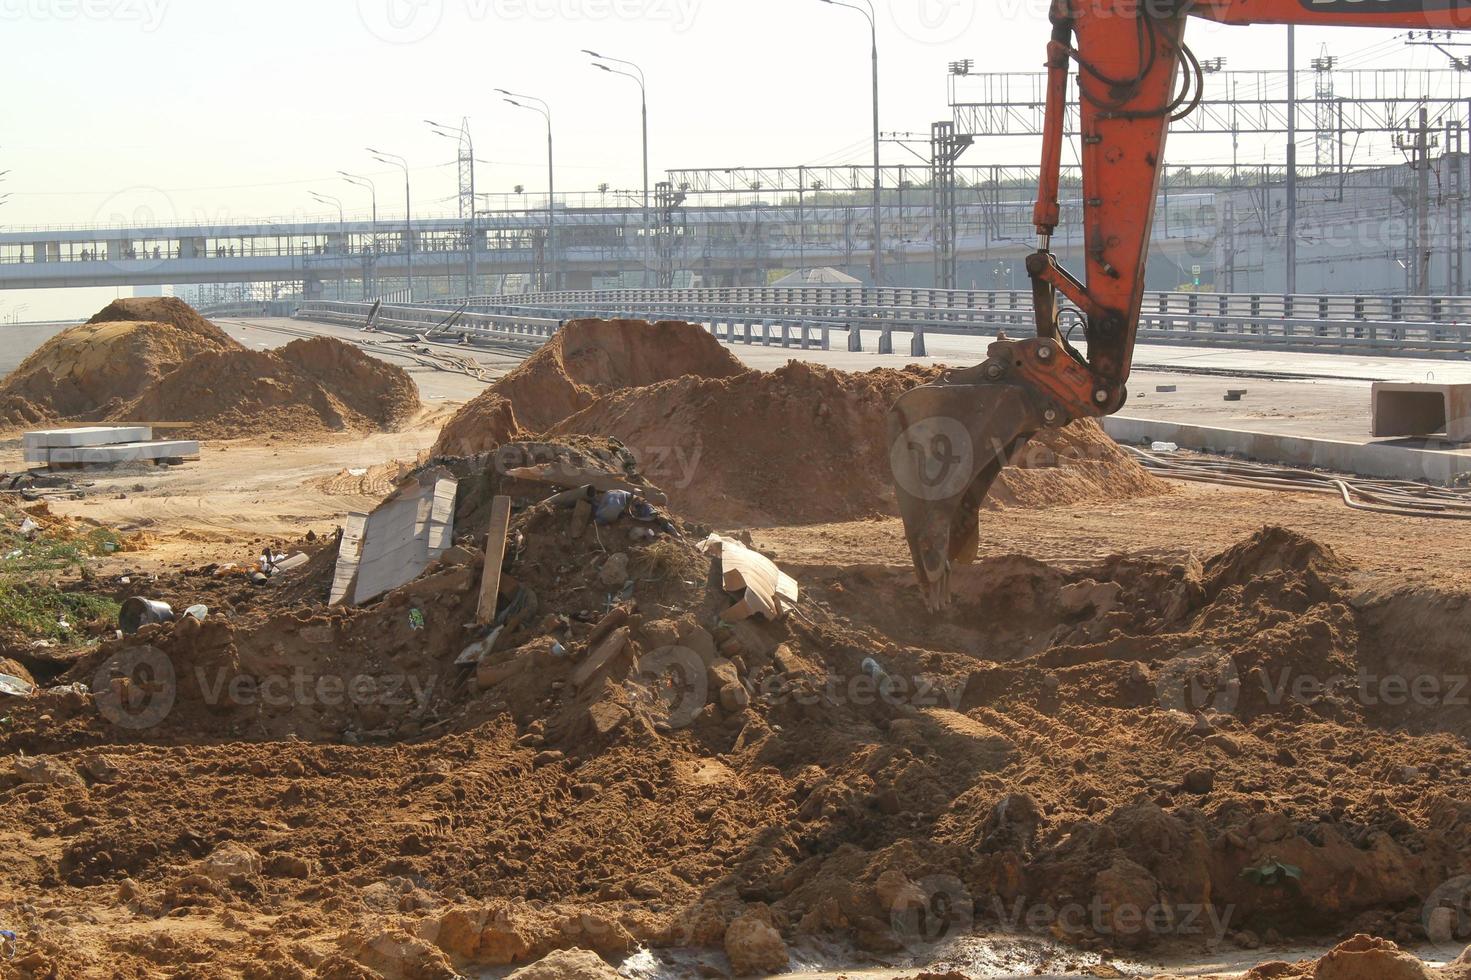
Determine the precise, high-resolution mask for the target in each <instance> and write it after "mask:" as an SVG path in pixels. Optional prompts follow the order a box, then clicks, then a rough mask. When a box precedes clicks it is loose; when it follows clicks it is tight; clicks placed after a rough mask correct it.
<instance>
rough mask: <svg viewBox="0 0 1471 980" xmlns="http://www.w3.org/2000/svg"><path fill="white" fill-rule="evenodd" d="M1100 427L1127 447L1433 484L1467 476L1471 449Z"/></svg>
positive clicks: (1138, 422)
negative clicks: (1170, 447)
mask: <svg viewBox="0 0 1471 980" xmlns="http://www.w3.org/2000/svg"><path fill="white" fill-rule="evenodd" d="M1103 431H1105V432H1107V433H1108V434H1109V436H1110V437H1112V438H1113V439H1114V440H1115V441H1117V442H1123V443H1129V444H1130V445H1140V444H1142V443H1146V442H1155V441H1158V442H1173V443H1175V444H1176V445H1178V446H1180V447H1181V448H1182V449H1198V450H1202V451H1205V452H1212V453H1224V454H1227V455H1232V456H1243V457H1246V458H1247V459H1254V460H1260V461H1262V462H1266V463H1281V464H1283V465H1286V466H1305V467H1313V468H1317V469H1325V470H1333V471H1336V472H1338V473H1353V474H1357V475H1359V476H1380V477H1389V478H1391V479H1395V480H1422V481H1426V482H1428V483H1432V484H1435V485H1436V486H1450V485H1452V484H1453V483H1455V482H1456V479H1457V478H1458V477H1461V476H1465V475H1467V474H1471V452H1461V451H1458V450H1457V449H1454V448H1448V449H1439V448H1435V447H1433V446H1431V447H1426V448H1418V447H1415V446H1399V445H1390V444H1387V443H1376V442H1367V443H1360V442H1346V441H1341V440H1337V439H1313V438H1308V437H1305V436H1288V435H1282V434H1280V433H1275V432H1250V431H1246V430H1241V429H1217V428H1212V427H1210V426H1204V425H1189V424H1186V423H1183V422H1164V421H1159V420H1156V419H1136V418H1127V417H1124V416H1121V415H1111V416H1108V417H1107V418H1105V419H1104V420H1103Z"/></svg>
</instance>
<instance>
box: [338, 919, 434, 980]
mask: <svg viewBox="0 0 1471 980" xmlns="http://www.w3.org/2000/svg"><path fill="white" fill-rule="evenodd" d="M342 945H343V950H344V952H346V953H348V954H349V955H350V956H352V958H353V959H355V960H357V962H358V963H360V964H361V965H362V966H365V967H367V968H368V969H369V970H372V971H374V972H375V973H377V974H379V975H381V976H385V977H404V978H408V977H412V978H413V980H454V978H457V977H458V976H459V975H460V974H459V973H458V972H457V971H456V970H455V968H454V965H453V964H451V963H450V961H449V957H447V956H445V955H444V952H443V951H442V950H441V949H439V948H438V947H437V946H432V945H430V944H429V943H427V942H425V941H424V940H422V939H419V938H418V937H416V936H412V935H410V934H409V933H407V932H405V931H404V930H403V929H400V928H397V927H394V926H389V927H386V928H382V929H380V930H378V931H377V932H374V933H371V934H368V935H363V934H359V933H353V934H351V935H349V936H348V937H347V938H346V939H344V940H343V944H342ZM334 975H336V974H334ZM340 975H355V974H346V973H343V974H340Z"/></svg>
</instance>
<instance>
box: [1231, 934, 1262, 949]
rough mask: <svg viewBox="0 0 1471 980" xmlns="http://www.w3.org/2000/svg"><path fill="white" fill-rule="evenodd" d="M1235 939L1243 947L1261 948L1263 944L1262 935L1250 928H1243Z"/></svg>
mask: <svg viewBox="0 0 1471 980" xmlns="http://www.w3.org/2000/svg"><path fill="white" fill-rule="evenodd" d="M1233 939H1234V940H1235V942H1236V945H1237V946H1240V947H1241V948H1242V949H1259V948H1261V945H1262V940H1261V937H1260V936H1258V935H1257V934H1256V933H1254V932H1252V931H1251V930H1250V929H1242V930H1241V931H1240V932H1238V933H1237V934H1236V935H1235V936H1234V937H1233Z"/></svg>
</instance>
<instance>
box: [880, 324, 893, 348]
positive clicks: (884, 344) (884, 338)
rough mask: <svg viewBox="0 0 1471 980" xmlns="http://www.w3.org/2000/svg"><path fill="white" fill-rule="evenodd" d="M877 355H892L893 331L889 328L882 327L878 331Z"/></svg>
mask: <svg viewBox="0 0 1471 980" xmlns="http://www.w3.org/2000/svg"><path fill="white" fill-rule="evenodd" d="M879 353H880V354H892V353H894V331H893V330H892V329H891V328H889V327H884V328H882V329H881V330H880V331H879Z"/></svg>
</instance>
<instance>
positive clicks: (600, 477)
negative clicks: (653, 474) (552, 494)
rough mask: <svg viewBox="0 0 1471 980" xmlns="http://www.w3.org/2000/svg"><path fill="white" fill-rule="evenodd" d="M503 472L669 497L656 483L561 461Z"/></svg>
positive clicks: (659, 498)
mask: <svg viewBox="0 0 1471 980" xmlns="http://www.w3.org/2000/svg"><path fill="white" fill-rule="evenodd" d="M503 448H504V447H503ZM506 476H509V477H514V478H515V479H517V480H532V481H535V482H537V483H550V484H553V485H554V486H559V487H582V486H591V487H594V488H595V489H598V490H601V491H604V492H607V491H610V490H621V491H624V492H627V493H630V494H639V495H640V496H643V497H647V498H649V499H650V500H652V501H654V502H655V503H657V504H661V505H662V504H667V503H668V502H669V498H668V497H667V496H665V495H664V493H663V491H661V490H659V489H658V488H657V487H653V486H640V485H638V484H636V483H630V482H629V481H628V480H624V479H621V478H619V477H617V476H614V475H613V474H611V473H607V472H604V471H603V470H595V469H591V468H589V467H581V466H576V465H573V464H571V463H569V462H565V461H559V462H556V463H546V464H543V465H541V466H519V467H516V468H514V469H508V470H506Z"/></svg>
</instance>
